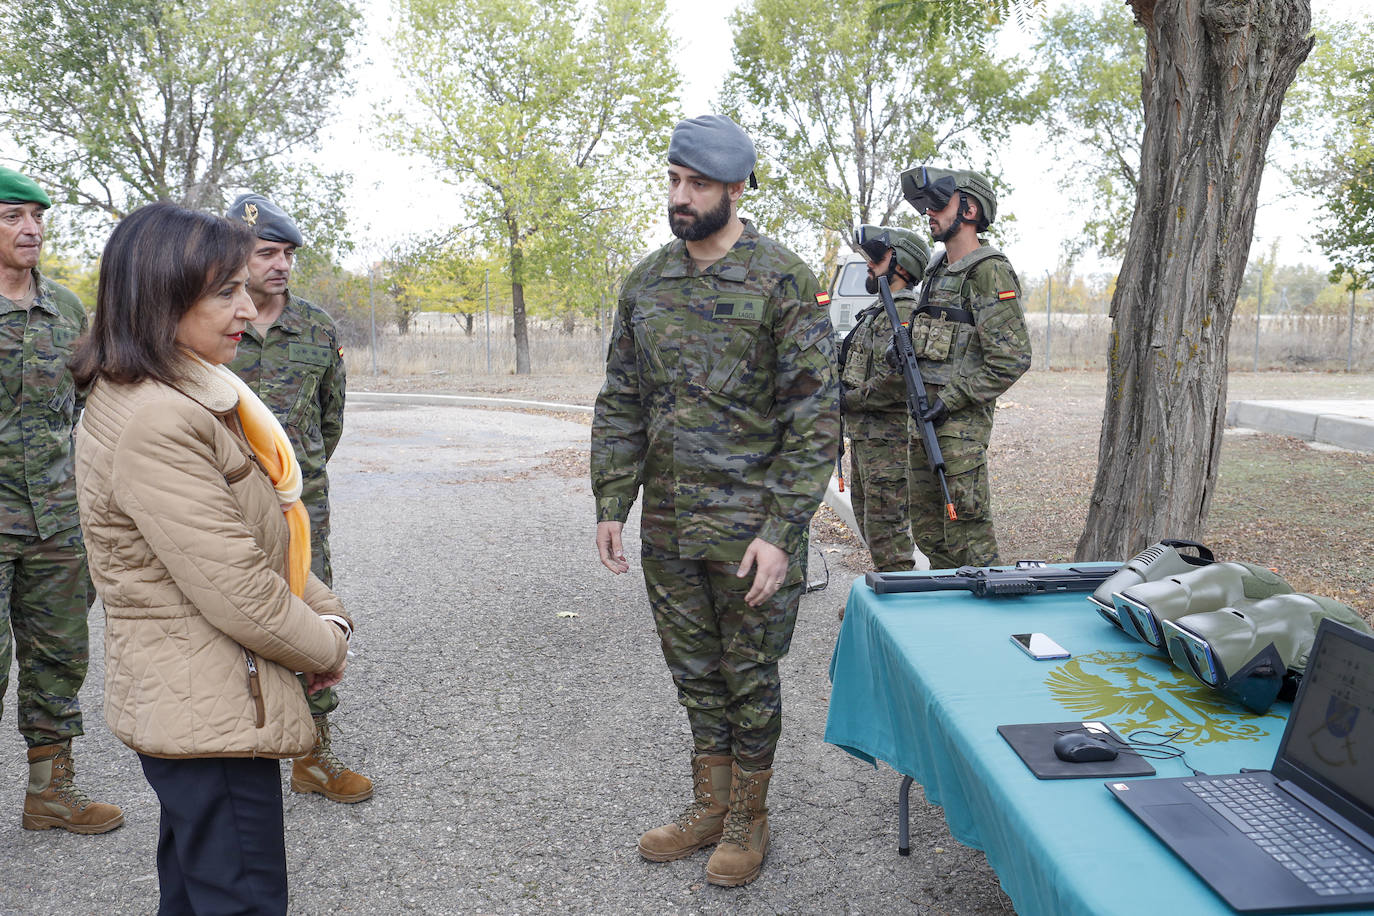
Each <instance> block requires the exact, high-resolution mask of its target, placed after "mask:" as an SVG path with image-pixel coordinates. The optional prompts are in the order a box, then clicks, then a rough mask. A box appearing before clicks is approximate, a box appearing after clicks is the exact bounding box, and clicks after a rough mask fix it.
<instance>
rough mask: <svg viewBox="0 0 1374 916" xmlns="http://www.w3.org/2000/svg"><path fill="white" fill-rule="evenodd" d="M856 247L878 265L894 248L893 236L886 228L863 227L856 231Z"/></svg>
mask: <svg viewBox="0 0 1374 916" xmlns="http://www.w3.org/2000/svg"><path fill="white" fill-rule="evenodd" d="M854 245H855V246H856V247H857V248H858V249H859V250H860V251H862V252H863V253H864V256H865V257H866V258H868V260H869V262H870V263H873V264H876V263H877V262H879V261H881V260H882V259H883V257H884V256H885V255H886V254H887V253H888V251H889V250H890V249H891V248H892V236H891V234H890V233H889V232H888V231H887V228H886V227H884V226H869V225H863V226H860V227H859V228H858V229H855V230H854Z"/></svg>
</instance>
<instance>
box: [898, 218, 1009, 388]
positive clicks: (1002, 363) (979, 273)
mask: <svg viewBox="0 0 1374 916" xmlns="http://www.w3.org/2000/svg"><path fill="white" fill-rule="evenodd" d="M925 284H926V285H925V290H927V291H928V295H927V293H926V292H923V293H922V297H923V299H924V300H925V301H926V304H927V305H928V306H929V307H930V308H931V309H934V310H938V309H939V308H940V307H941V306H945V307H948V308H952V309H963V310H965V311H967V312H969V313H970V314H971V318H972V322H971V323H968V322H961V321H951V320H946V319H945V318H942V317H935V316H932V315H930V314H916V315H914V316H913V317H912V319H911V343H912V346H913V347H914V348H915V350H916V357H917V362H918V364H919V365H920V367H921V378H922V379H923V380H924V381H925V383H926V384H927V385H939V386H941V387H940V390H939V392H938V394H939V397H940V400H942V401H944V402H945V406H946V407H948V408H949V409H950V412H951V413H952V412H954V411H956V410H959V409H960V408H963V407H967V406H969V405H972V404H990V403H991V402H993V401H995V400H996V399H997V397H998V395H1000V394H1001V393H1002V392H1004V391H1006V390H1007V389H1008V388H1010V387H1011V386H1012V383H1013V382H1015V381H1016V380H1017V379H1018V378H1020V377H1021V375H1022V373H1024V372H1025V371H1026V370H1027V369H1029V368H1030V364H1031V348H1030V334H1029V333H1028V332H1027V331H1026V316H1025V314H1024V313H1022V311H1021V283H1020V281H1019V280H1017V279H1016V272H1015V271H1014V270H1012V269H1011V264H1010V263H1009V262H1008V261H1007V259H1006V256H1005V255H1003V254H1002V253H1001V252H1000V251H998V250H997V249H996V248H992V247H991V246H988V245H984V246H983V247H981V248H978V249H976V250H975V251H973V252H971V253H969V254H966V255H964V256H963V257H962V258H960V259H959V260H958V261H956V262H954V263H953V264H948V263H946V262H945V259H944V256H943V253H941V256H939V257H937V258H936V259H935V260H934V261H933V262H932V263H931V266H930V269H929V270H927V271H926V278H925ZM933 394H935V392H932V395H933Z"/></svg>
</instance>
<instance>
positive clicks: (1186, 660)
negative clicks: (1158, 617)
mask: <svg viewBox="0 0 1374 916" xmlns="http://www.w3.org/2000/svg"><path fill="white" fill-rule="evenodd" d="M1164 641H1165V643H1166V644H1167V645H1168V648H1169V658H1171V659H1172V660H1173V662H1174V665H1175V666H1177V667H1178V669H1179V670H1180V671H1183V672H1186V673H1188V674H1191V675H1192V676H1193V677H1195V678H1197V679H1198V680H1199V681H1201V682H1202V683H1204V684H1206V685H1207V686H1208V687H1218V686H1220V685H1221V682H1222V674H1221V666H1220V665H1219V664H1218V663H1217V659H1216V655H1214V654H1213V652H1212V646H1211V644H1210V643H1209V642H1207V640H1205V639H1203V638H1202V637H1201V636H1198V635H1197V634H1196V633H1194V632H1192V631H1191V630H1187V629H1184V628H1183V627H1181V626H1179V625H1178V624H1176V623H1174V622H1173V621H1172V620H1166V621H1164Z"/></svg>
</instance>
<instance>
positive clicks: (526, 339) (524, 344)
mask: <svg viewBox="0 0 1374 916" xmlns="http://www.w3.org/2000/svg"><path fill="white" fill-rule="evenodd" d="M524 262H525V253H524V252H523V251H521V250H520V245H519V243H517V242H512V243H511V246H510V280H511V283H510V314H511V323H512V324H513V325H515V374H516V375H529V374H530V332H529V328H527V327H526V326H525V273H524Z"/></svg>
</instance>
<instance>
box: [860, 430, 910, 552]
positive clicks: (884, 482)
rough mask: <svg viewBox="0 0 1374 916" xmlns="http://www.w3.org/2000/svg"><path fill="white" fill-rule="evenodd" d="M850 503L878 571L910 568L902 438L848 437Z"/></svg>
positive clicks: (903, 441) (906, 473)
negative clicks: (895, 439) (849, 438)
mask: <svg viewBox="0 0 1374 916" xmlns="http://www.w3.org/2000/svg"><path fill="white" fill-rule="evenodd" d="M849 458H850V493H849V501H850V505H851V506H853V508H854V519H855V520H856V521H857V522H858V523H859V533H860V534H861V535H863V539H864V542H865V543H867V544H868V552H869V554H871V555H872V557H873V567H874V568H875V569H877V570H878V571H879V572H903V571H905V570H909V569H911V566H912V563H911V545H912V541H911V508H910V506H909V505H908V504H907V492H908V480H907V478H908V474H909V472H910V470H911V465H910V463H909V462H908V459H907V443H906V440H905V439H900V440H897V441H895V442H894V441H892V440H890V439H851V440H850V442H849Z"/></svg>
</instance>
